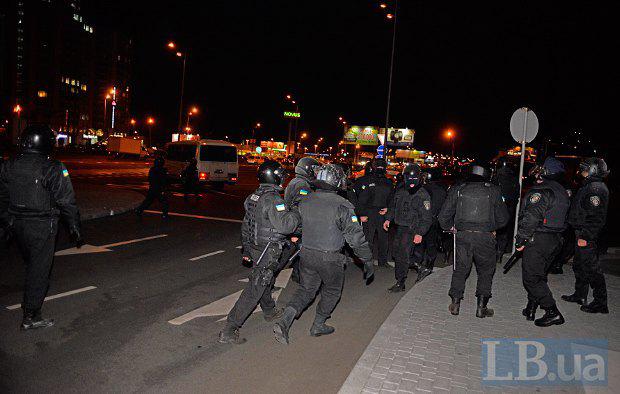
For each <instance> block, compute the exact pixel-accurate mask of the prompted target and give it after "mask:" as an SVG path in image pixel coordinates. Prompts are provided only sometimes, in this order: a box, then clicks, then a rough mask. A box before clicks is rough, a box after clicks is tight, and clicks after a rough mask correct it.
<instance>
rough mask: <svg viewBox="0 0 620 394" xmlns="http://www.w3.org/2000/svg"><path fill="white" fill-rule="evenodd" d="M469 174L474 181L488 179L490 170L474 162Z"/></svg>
mask: <svg viewBox="0 0 620 394" xmlns="http://www.w3.org/2000/svg"><path fill="white" fill-rule="evenodd" d="M468 175H469V180H471V181H474V182H476V181H487V180H488V179H489V176H490V174H489V170H488V169H486V168H485V167H483V166H481V165H478V164H472V165H471V166H470V168H469V174H468Z"/></svg>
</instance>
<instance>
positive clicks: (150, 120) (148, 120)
mask: <svg viewBox="0 0 620 394" xmlns="http://www.w3.org/2000/svg"><path fill="white" fill-rule="evenodd" d="M146 123H148V124H154V123H155V119H153V118H151V117H150V116H149V118H148V119H147V120H146Z"/></svg>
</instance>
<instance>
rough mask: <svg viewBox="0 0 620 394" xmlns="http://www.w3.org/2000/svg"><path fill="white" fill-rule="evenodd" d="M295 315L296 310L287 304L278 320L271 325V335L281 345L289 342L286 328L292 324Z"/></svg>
mask: <svg viewBox="0 0 620 394" xmlns="http://www.w3.org/2000/svg"><path fill="white" fill-rule="evenodd" d="M296 315H297V311H296V310H295V309H293V308H292V307H290V306H287V307H286V309H284V313H283V314H282V317H281V318H280V320H278V321H277V322H276V324H274V325H273V335H274V337H275V339H276V341H278V342H280V343H281V344H283V345H288V344H289V338H288V330H289V329H290V328H291V324H293V320H294V319H295V316H296Z"/></svg>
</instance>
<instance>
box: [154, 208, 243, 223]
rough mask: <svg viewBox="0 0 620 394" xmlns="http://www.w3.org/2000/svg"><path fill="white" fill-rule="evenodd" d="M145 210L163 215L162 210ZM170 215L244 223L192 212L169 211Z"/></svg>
mask: <svg viewBox="0 0 620 394" xmlns="http://www.w3.org/2000/svg"><path fill="white" fill-rule="evenodd" d="M144 212H146V213H154V214H156V215H161V214H162V212H161V211H151V210H150V209H147V210H146V211H144ZM168 215H170V216H180V217H184V218H194V219H204V220H218V221H220V222H231V223H243V220H238V219H228V218H218V217H214V216H202V215H190V214H187V213H177V212H168Z"/></svg>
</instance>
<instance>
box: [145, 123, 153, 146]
mask: <svg viewBox="0 0 620 394" xmlns="http://www.w3.org/2000/svg"><path fill="white" fill-rule="evenodd" d="M146 124H148V125H149V146H151V147H152V146H153V125H154V124H155V119H153V118H152V117H150V116H149V117H148V118H146Z"/></svg>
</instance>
